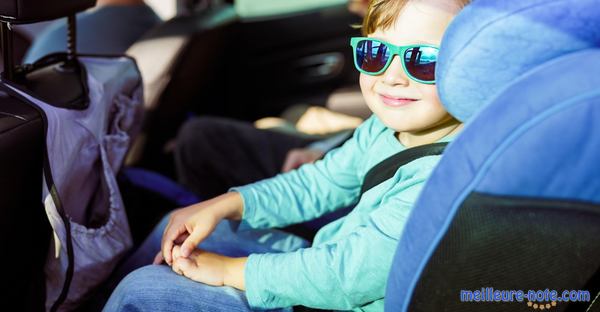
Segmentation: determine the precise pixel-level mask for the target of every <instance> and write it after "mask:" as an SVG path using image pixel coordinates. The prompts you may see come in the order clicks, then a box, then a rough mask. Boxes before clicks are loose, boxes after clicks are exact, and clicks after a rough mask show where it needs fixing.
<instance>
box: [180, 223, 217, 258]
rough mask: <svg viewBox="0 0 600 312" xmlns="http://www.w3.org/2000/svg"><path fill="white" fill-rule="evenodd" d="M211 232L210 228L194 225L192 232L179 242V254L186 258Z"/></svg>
mask: <svg viewBox="0 0 600 312" xmlns="http://www.w3.org/2000/svg"><path fill="white" fill-rule="evenodd" d="M210 232H212V229H208V228H206V227H199V226H198V227H196V228H195V229H194V231H193V232H192V234H190V236H189V237H188V238H187V239H186V240H185V241H184V242H183V244H181V256H182V257H184V258H187V257H189V256H190V254H191V253H192V251H194V249H195V248H196V246H198V244H200V242H201V241H203V240H204V239H205V238H206V237H207V236H208V235H209V234H210Z"/></svg>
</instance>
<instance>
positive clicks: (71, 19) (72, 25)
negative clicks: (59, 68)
mask: <svg viewBox="0 0 600 312" xmlns="http://www.w3.org/2000/svg"><path fill="white" fill-rule="evenodd" d="M67 28H68V30H67V60H68V62H69V63H73V61H74V60H75V55H76V54H77V27H76V20H75V14H71V15H69V16H68V17H67Z"/></svg>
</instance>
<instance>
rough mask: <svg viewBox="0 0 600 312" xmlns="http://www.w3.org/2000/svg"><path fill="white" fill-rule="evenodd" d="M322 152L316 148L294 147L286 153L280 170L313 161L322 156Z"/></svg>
mask: <svg viewBox="0 0 600 312" xmlns="http://www.w3.org/2000/svg"><path fill="white" fill-rule="evenodd" d="M323 155H324V153H323V152H322V151H319V150H316V149H309V148H294V149H292V150H290V151H289V152H288V153H287V156H285V161H284V162H283V167H282V168H281V172H288V171H290V170H293V169H296V168H298V167H300V166H302V165H304V164H306V163H314V162H315V161H317V160H318V159H319V158H321V157H323Z"/></svg>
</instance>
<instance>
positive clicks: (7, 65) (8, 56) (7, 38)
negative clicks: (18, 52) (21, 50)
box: [0, 22, 14, 80]
mask: <svg viewBox="0 0 600 312" xmlns="http://www.w3.org/2000/svg"><path fill="white" fill-rule="evenodd" d="M0 33H1V35H2V54H3V56H4V73H3V75H4V77H5V78H6V79H7V80H13V78H14V68H13V67H14V62H13V45H12V42H13V40H12V39H13V38H12V31H11V30H10V25H9V24H8V23H5V22H0Z"/></svg>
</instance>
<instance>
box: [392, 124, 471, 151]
mask: <svg viewBox="0 0 600 312" xmlns="http://www.w3.org/2000/svg"><path fill="white" fill-rule="evenodd" d="M462 128H463V124H462V123H461V122H460V121H458V120H456V119H454V118H452V119H450V120H446V121H444V122H443V123H440V124H439V125H437V126H435V127H432V128H429V129H427V130H424V131H420V132H399V133H397V134H396V138H397V139H398V141H400V143H402V145H404V146H405V147H407V148H410V147H415V146H420V145H425V144H431V143H435V142H437V141H439V140H440V139H442V138H444V137H447V136H452V135H455V134H457V133H459V132H460V130H462Z"/></svg>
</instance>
